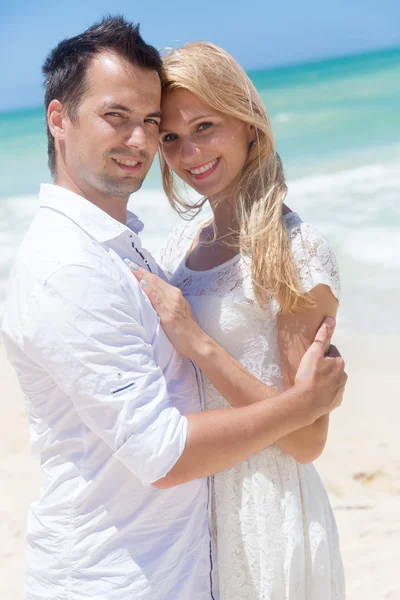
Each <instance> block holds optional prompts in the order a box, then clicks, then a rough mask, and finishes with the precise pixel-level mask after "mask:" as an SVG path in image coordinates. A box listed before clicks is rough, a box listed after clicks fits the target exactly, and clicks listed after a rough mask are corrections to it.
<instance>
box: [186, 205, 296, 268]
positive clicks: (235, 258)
mask: <svg viewBox="0 0 400 600" xmlns="http://www.w3.org/2000/svg"><path fill="white" fill-rule="evenodd" d="M294 215H297V213H296V212H294V211H290V212H288V213H286V214H285V215H283V219H284V221H286V220H289V218H290V217H293V216H294ZM209 220H210V219H209V218H208V219H204V221H202V222H201V224H200V226H199V228H198V229H197V230H196V236H195V237H194V238H193V240H192V242H191V244H190V246H189V248H188V250H187V251H186V252H185V255H184V257H183V259H182V261H181V264H180V266H181V268H182V269H183V270H184V271H186V272H187V273H198V274H199V275H201V274H206V273H212V272H213V271H217V270H218V269H225V268H226V267H229V266H231V265H233V264H235V263H238V262H240V260H241V259H242V255H241V254H240V252H239V253H238V254H235V256H232V258H229V259H228V260H226V261H225V262H223V263H220V264H219V265H215V267H211V268H210V269H201V270H199V269H191V268H190V267H188V266H187V265H186V261H187V258H188V255H189V252H190V250H191V248H192V245H193V242H194V240H195V239H196V237H197V235H198V233H199V231H200V229H201V228H202V227H204V225H205V224H206V223H207V222H208V221H209Z"/></svg>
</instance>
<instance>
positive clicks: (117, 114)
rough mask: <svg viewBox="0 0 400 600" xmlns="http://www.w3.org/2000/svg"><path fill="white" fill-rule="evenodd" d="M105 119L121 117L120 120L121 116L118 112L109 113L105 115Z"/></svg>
mask: <svg viewBox="0 0 400 600" xmlns="http://www.w3.org/2000/svg"><path fill="white" fill-rule="evenodd" d="M107 117H121V118H122V115H121V113H118V112H109V113H107Z"/></svg>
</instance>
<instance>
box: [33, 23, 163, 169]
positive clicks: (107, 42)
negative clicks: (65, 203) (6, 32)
mask: <svg viewBox="0 0 400 600" xmlns="http://www.w3.org/2000/svg"><path fill="white" fill-rule="evenodd" d="M104 50H109V51H111V52H115V53H116V54H118V55H119V56H121V57H123V58H125V59H126V60H127V61H129V62H130V63H131V64H133V65H135V66H138V67H141V68H143V69H148V70H149V71H157V73H158V74H159V75H160V77H161V76H162V60H161V57H160V54H159V52H158V51H157V50H156V49H155V48H154V47H153V46H150V45H149V44H146V42H145V41H144V40H143V38H142V36H141V35H140V32H139V25H134V24H133V23H130V22H128V21H126V20H125V19H124V18H123V17H120V16H116V17H111V16H109V17H105V18H104V19H103V20H102V21H100V22H99V23H95V24H94V25H92V26H91V27H89V29H86V31H84V32H83V33H82V34H81V35H77V36H75V37H72V38H69V39H66V40H63V41H62V42H60V43H59V44H58V46H56V47H55V48H54V49H53V50H52V51H51V52H50V54H49V55H48V57H47V58H46V60H45V62H44V64H43V67H42V71H43V74H44V76H45V81H44V86H45V96H44V105H45V109H46V112H47V109H48V107H49V104H50V102H51V101H52V100H55V99H57V100H59V101H60V102H61V103H62V104H63V105H64V106H65V108H66V110H67V114H68V116H69V118H70V119H71V121H74V120H76V118H77V111H78V107H79V103H80V102H81V100H82V98H83V96H84V95H85V94H86V93H87V91H88V80H87V77H86V75H87V71H88V68H89V66H90V64H91V61H92V59H93V57H94V56H96V54H99V53H100V52H102V51H104ZM47 140H48V158H49V168H50V171H51V173H52V174H53V175H54V173H55V167H56V150H55V142H54V138H53V136H52V134H51V132H50V129H49V127H48V126H47Z"/></svg>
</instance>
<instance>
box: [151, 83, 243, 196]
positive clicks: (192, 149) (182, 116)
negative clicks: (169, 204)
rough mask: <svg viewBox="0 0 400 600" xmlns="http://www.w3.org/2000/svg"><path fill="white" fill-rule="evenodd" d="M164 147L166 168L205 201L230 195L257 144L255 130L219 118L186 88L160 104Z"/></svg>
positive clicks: (222, 116) (216, 113) (227, 118)
mask: <svg viewBox="0 0 400 600" xmlns="http://www.w3.org/2000/svg"><path fill="white" fill-rule="evenodd" d="M161 108H162V119H161V125H160V142H161V149H162V153H163V155H164V158H165V160H166V162H167V164H168V166H169V167H170V168H171V169H172V170H173V171H174V172H175V173H176V174H177V175H178V176H179V177H180V178H181V179H183V181H185V182H186V183H187V184H188V185H190V186H191V187H192V188H194V189H195V190H196V192H198V193H199V194H201V195H202V196H207V197H209V198H212V197H215V196H218V197H221V196H222V197H225V196H229V194H230V193H231V192H232V190H233V188H234V186H235V184H236V181H237V178H238V175H240V173H241V171H242V169H243V167H244V165H245V163H246V160H247V156H248V153H249V146H250V143H251V141H252V140H253V139H254V128H252V127H251V126H250V125H248V124H246V123H243V121H240V120H239V119H236V118H234V117H230V116H227V115H224V114H223V113H220V112H218V111H216V110H214V109H213V108H211V107H210V106H208V104H205V103H204V102H202V100H200V99H199V98H198V97H197V96H195V95H194V94H192V93H191V92H189V91H187V90H184V89H176V90H172V91H169V92H167V93H166V94H165V95H164V97H163V100H162V107H161Z"/></svg>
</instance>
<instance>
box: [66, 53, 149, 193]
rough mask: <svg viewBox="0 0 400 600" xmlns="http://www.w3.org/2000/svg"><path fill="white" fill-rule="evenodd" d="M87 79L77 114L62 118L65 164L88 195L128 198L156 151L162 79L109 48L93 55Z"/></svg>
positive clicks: (139, 181)
mask: <svg viewBox="0 0 400 600" xmlns="http://www.w3.org/2000/svg"><path fill="white" fill-rule="evenodd" d="M87 78H88V87H89V91H88V93H87V94H86V95H85V96H84V97H83V98H82V100H81V102H80V104H79V107H78V109H77V118H76V119H74V121H71V120H70V119H69V118H66V120H65V134H64V140H63V142H62V143H61V144H60V148H59V149H60V153H61V155H62V163H63V165H64V166H63V168H64V169H65V171H66V174H67V176H68V177H69V178H70V179H71V180H72V181H73V182H74V184H75V185H76V186H77V187H78V188H79V189H80V190H81V191H82V192H84V194H85V196H87V197H90V195H96V196H99V195H100V196H103V195H104V196H107V197H110V196H111V197H121V198H126V197H128V196H129V194H131V193H132V192H135V191H136V190H138V189H139V188H140V187H141V185H142V182H143V180H144V178H145V177H146V174H147V172H148V170H149V168H150V166H151V163H152V161H153V158H154V155H155V153H156V151H157V147H158V134H159V132H158V128H159V122H160V101H161V84H160V78H159V76H158V74H157V73H156V72H155V71H146V70H144V69H141V68H140V67H137V66H133V65H131V64H130V63H128V62H127V61H125V60H124V59H123V58H121V57H119V56H117V55H115V54H112V53H110V52H104V53H102V54H99V55H98V56H97V57H96V58H94V59H93V61H92V64H91V66H90V67H89V70H88V73H87Z"/></svg>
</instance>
